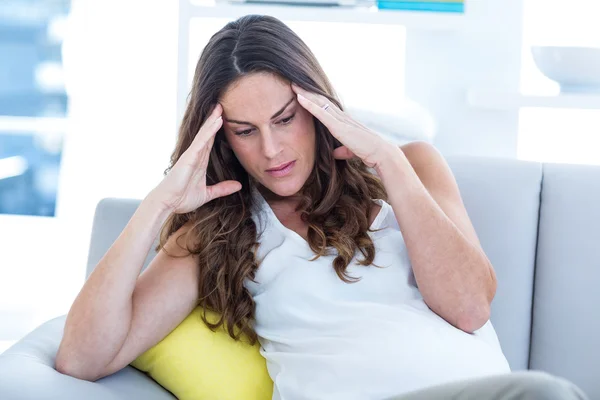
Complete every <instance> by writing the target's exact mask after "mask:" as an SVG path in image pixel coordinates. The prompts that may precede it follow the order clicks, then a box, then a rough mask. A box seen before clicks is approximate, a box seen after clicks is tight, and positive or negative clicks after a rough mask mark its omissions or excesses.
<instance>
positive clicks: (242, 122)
mask: <svg viewBox="0 0 600 400" xmlns="http://www.w3.org/2000/svg"><path fill="white" fill-rule="evenodd" d="M294 100H296V96H294V97H292V98H291V99H289V100H288V102H287V103H285V105H284V106H283V107H281V108H280V109H279V111H277V112H276V113H275V114H273V116H272V117H271V119H275V118H277V117H279V116H280V115H281V114H282V113H283V112H284V111H285V109H286V108H287V107H288V106H289V105H290V104H292V102H293V101H294ZM223 119H225V121H227V122H230V123H234V124H239V125H254V124H252V123H250V122H247V121H238V120H235V119H229V118H225V117H223Z"/></svg>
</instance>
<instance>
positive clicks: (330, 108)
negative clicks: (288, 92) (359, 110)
mask: <svg viewBox="0 0 600 400" xmlns="http://www.w3.org/2000/svg"><path fill="white" fill-rule="evenodd" d="M292 88H293V90H294V92H295V93H296V94H301V95H302V96H304V97H306V98H307V99H309V100H310V101H312V102H313V103H316V104H317V105H318V106H319V107H321V108H324V107H325V105H327V110H326V111H327V112H328V113H330V114H331V115H333V116H334V117H335V118H336V119H337V120H338V121H340V122H342V121H344V119H346V114H345V113H344V112H343V111H342V110H340V108H339V107H338V106H337V105H336V104H335V103H334V102H332V101H331V100H329V99H328V98H327V97H325V96H322V95H320V94H316V93H313V92H310V91H308V90H304V89H303V88H301V87H300V86H298V85H296V84H295V83H292Z"/></svg>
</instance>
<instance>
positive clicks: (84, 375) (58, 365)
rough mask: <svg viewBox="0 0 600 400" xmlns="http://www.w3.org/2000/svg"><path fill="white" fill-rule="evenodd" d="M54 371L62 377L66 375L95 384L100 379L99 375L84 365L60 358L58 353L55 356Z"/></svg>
mask: <svg viewBox="0 0 600 400" xmlns="http://www.w3.org/2000/svg"><path fill="white" fill-rule="evenodd" d="M54 369H55V370H56V371H57V372H59V373H61V374H63V375H68V376H71V377H73V378H77V379H81V380H85V381H90V382H95V381H97V380H98V379H100V378H101V377H102V375H101V374H99V373H95V372H93V371H91V370H90V369H89V368H86V366H85V363H82V362H79V361H77V360H73V359H68V358H66V357H64V356H61V354H60V353H59V354H57V356H56V360H55V362H54Z"/></svg>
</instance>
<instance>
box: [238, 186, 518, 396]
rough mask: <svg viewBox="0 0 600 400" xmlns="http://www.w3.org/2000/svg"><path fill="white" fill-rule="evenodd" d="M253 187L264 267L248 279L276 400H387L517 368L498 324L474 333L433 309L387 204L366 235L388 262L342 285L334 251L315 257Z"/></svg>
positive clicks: (356, 268)
mask: <svg viewBox="0 0 600 400" xmlns="http://www.w3.org/2000/svg"><path fill="white" fill-rule="evenodd" d="M255 194H256V200H257V203H258V205H259V207H258V209H257V210H255V213H254V221H255V222H256V225H257V228H258V232H259V243H260V246H259V248H258V250H257V254H256V256H257V260H258V262H259V269H258V271H257V273H256V277H255V278H256V283H255V282H251V281H247V282H246V287H247V288H248V290H249V291H250V293H251V294H252V297H253V298H254V301H255V303H256V321H255V330H256V333H257V334H258V337H259V341H260V344H261V354H262V355H263V356H264V357H265V358H266V360H267V367H268V371H269V374H270V376H271V378H272V379H273V382H274V395H273V399H274V400H276V399H282V400H300V399H307V400H308V399H310V400H319V399H328V400H336V399H343V400H353V399H357V400H359V399H360V400H367V399H376V400H381V399H385V398H388V397H393V396H398V395H401V394H403V393H406V392H409V391H412V390H417V389H420V388H424V387H428V386H431V385H436V384H441V383H446V382H450V381H453V380H459V379H467V378H474V377H482V376H486V375H492V374H499V373H506V372H509V371H510V368H509V366H508V362H507V361H506V358H505V357H504V355H503V353H502V350H501V348H500V344H499V342H498V338H497V336H496V333H495V331H494V328H493V327H492V324H491V322H489V321H488V322H487V323H486V324H485V325H484V326H483V327H482V328H481V329H479V330H478V331H476V332H475V333H474V334H468V333H465V332H463V331H461V330H459V329H457V328H455V327H453V326H452V325H450V324H449V323H448V322H446V321H445V320H444V319H442V318H441V317H440V316H438V315H437V314H435V313H434V312H433V311H431V310H430V309H429V308H428V307H427V305H426V304H425V302H424V301H423V297H422V296H421V294H420V292H419V290H418V288H417V286H416V282H415V278H414V275H413V271H412V268H411V265H410V260H409V258H408V254H407V250H406V246H405V243H404V239H403V238H402V234H401V232H400V229H399V227H398V222H397V221H396V218H395V215H394V212H393V210H392V207H391V206H390V205H389V204H387V203H386V202H384V201H381V200H377V203H378V204H379V205H380V206H381V210H380V212H379V214H378V215H377V217H376V218H375V220H374V221H373V224H372V225H371V228H372V229H381V230H380V231H377V232H370V233H369V235H370V236H371V237H372V239H373V241H374V244H375V249H376V256H375V261H374V264H375V265H377V266H379V267H381V268H378V267H376V266H369V267H365V266H361V265H358V264H356V265H355V264H354V263H352V264H351V265H350V266H349V267H348V272H349V274H350V275H351V276H353V277H360V278H361V280H360V281H358V282H356V283H345V282H343V281H342V280H341V279H340V278H339V277H338V276H337V274H336V273H335V271H334V269H333V265H332V261H333V259H334V258H335V256H334V255H331V256H327V257H320V258H318V259H317V260H315V261H309V260H310V259H311V258H313V256H314V253H313V252H312V250H311V249H310V247H309V246H308V243H307V242H306V241H305V240H304V239H303V238H302V237H301V236H300V235H298V234H297V233H296V232H294V231H293V230H290V229H288V228H286V227H285V226H284V225H283V224H282V223H281V222H280V221H279V220H278V219H277V217H276V216H275V214H274V213H273V211H272V210H271V208H270V206H269V205H268V203H267V202H266V201H265V200H264V198H263V197H262V196H261V195H260V194H258V192H255ZM333 253H335V249H334V250H333ZM358 257H362V255H360V254H359V255H358Z"/></svg>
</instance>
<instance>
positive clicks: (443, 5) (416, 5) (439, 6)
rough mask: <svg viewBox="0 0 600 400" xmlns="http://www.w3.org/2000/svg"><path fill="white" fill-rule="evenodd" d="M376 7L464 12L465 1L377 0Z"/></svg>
mask: <svg viewBox="0 0 600 400" xmlns="http://www.w3.org/2000/svg"><path fill="white" fill-rule="evenodd" d="M377 8H379V9H382V10H405V11H431V12H447V13H464V12H465V3H463V2H460V3H459V2H441V1H440V2H425V1H394V0H379V1H377Z"/></svg>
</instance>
